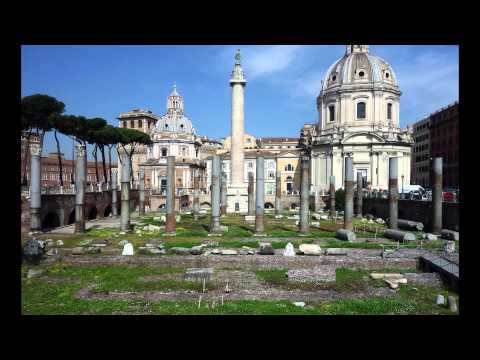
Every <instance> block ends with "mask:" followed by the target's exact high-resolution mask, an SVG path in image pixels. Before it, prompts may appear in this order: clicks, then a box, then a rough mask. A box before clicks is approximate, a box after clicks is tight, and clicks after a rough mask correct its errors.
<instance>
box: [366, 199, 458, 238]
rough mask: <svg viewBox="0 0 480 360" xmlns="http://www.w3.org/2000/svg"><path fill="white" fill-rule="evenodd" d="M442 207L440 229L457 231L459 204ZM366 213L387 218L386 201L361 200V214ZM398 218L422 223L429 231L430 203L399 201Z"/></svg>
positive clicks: (448, 204)
mask: <svg viewBox="0 0 480 360" xmlns="http://www.w3.org/2000/svg"><path fill="white" fill-rule="evenodd" d="M442 207H443V208H442V218H443V219H442V225H443V226H442V227H443V228H444V229H449V230H454V231H459V203H450V202H444V203H443V204H442ZM367 213H370V214H372V215H375V216H376V217H381V218H382V219H386V218H388V199H372V198H370V199H363V214H367ZM398 218H399V219H406V220H412V221H419V222H422V223H423V225H424V226H425V229H426V230H427V231H429V230H430V229H431V225H432V222H431V220H432V202H431V201H419V200H399V201H398Z"/></svg>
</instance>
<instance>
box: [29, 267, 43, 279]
mask: <svg viewBox="0 0 480 360" xmlns="http://www.w3.org/2000/svg"><path fill="white" fill-rule="evenodd" d="M42 274H43V270H41V269H38V270H37V269H29V270H28V272H27V279H31V278H33V277H37V276H40V275H42Z"/></svg>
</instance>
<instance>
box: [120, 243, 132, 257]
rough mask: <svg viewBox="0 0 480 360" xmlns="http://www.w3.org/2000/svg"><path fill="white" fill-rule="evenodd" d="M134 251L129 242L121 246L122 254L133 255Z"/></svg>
mask: <svg viewBox="0 0 480 360" xmlns="http://www.w3.org/2000/svg"><path fill="white" fill-rule="evenodd" d="M133 254H134V252H133V245H132V244H130V243H127V244H125V245H124V246H123V251H122V255H123V256H133Z"/></svg>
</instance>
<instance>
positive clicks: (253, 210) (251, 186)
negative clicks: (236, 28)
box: [248, 172, 255, 216]
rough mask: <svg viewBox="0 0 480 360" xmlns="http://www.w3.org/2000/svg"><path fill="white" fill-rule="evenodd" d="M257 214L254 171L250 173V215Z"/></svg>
mask: <svg viewBox="0 0 480 360" xmlns="http://www.w3.org/2000/svg"><path fill="white" fill-rule="evenodd" d="M254 214H255V200H254V185H253V173H251V172H249V173H248V215H250V216H253V215H254Z"/></svg>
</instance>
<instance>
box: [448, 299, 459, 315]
mask: <svg viewBox="0 0 480 360" xmlns="http://www.w3.org/2000/svg"><path fill="white" fill-rule="evenodd" d="M447 300H448V308H449V309H450V311H453V312H457V311H458V307H457V301H456V300H455V298H454V297H453V296H449V297H448V298H447Z"/></svg>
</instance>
